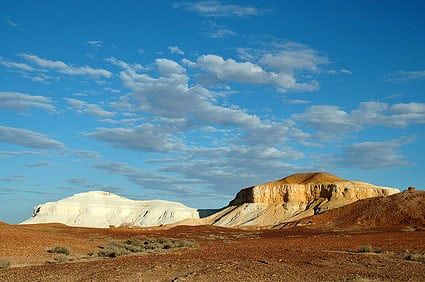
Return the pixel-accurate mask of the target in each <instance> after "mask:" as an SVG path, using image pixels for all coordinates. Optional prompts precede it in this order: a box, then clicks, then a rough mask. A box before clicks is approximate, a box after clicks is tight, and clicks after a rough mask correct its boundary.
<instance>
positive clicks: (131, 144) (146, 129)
mask: <svg viewBox="0 0 425 282" xmlns="http://www.w3.org/2000/svg"><path fill="white" fill-rule="evenodd" d="M88 136H91V137H93V138H95V139H98V140H101V141H104V142H106V143H109V144H111V145H113V146H116V147H121V148H127V149H135V150H142V151H148V152H169V151H174V150H182V149H184V148H185V145H184V144H183V142H182V140H180V139H179V138H177V137H175V136H173V135H172V134H171V133H170V130H169V129H167V128H163V127H158V126H154V125H153V124H149V123H145V124H143V125H139V126H137V127H135V128H132V129H128V128H97V129H96V131H95V132H92V133H89V134H88Z"/></svg>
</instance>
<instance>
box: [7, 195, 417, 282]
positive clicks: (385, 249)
mask: <svg viewBox="0 0 425 282" xmlns="http://www.w3.org/2000/svg"><path fill="white" fill-rule="evenodd" d="M424 194H425V192H422V191H421V192H419V191H416V192H403V193H401V194H399V195H394V196H391V197H392V198H391V197H386V198H383V199H385V203H380V206H381V207H384V208H381V209H377V208H376V206H374V203H375V202H377V201H383V200H382V199H381V198H375V199H366V200H361V201H359V202H356V203H354V204H351V205H348V206H346V207H342V208H340V209H336V210H332V211H330V212H327V213H324V214H321V215H318V216H317V219H315V217H313V218H310V219H309V220H307V221H306V220H304V221H300V222H299V223H298V224H292V225H287V226H275V227H274V228H280V229H270V227H269V228H264V229H259V228H257V229H255V228H252V227H251V228H250V229H234V228H223V227H217V226H211V225H210V226H176V227H173V228H167V227H158V228H109V229H96V228H78V227H67V226H65V225H59V224H40V225H8V224H0V238H1V241H0V260H8V261H10V263H11V265H10V268H9V269H3V270H0V280H1V281H425V225H424V223H423V222H424V221H421V220H420V219H421V218H422V219H424V215H423V213H420V212H419V215H416V214H415V215H414V217H415V218H416V219H412V218H411V220H410V221H408V220H407V221H402V222H401V223H400V222H399V219H400V218H403V217H406V213H407V214H408V213H409V211H410V213H412V214H414V211H415V210H417V209H418V208H419V209H422V208H423V207H422V206H423V204H417V203H416V202H418V203H419V201H420V200H421V199H422V198H423V197H424ZM400 197H401V198H403V199H405V201H406V203H413V204H411V205H410V206H409V205H406V204H405V203H404V204H403V203H402V205H403V206H404V207H406V210H404V211H402V212H400V209H401V207H399V206H397V205H395V204H394V203H392V204H391V199H393V201H394V200H398V201H400V199H399V198H400ZM380 199H381V200H380ZM415 201H416V202H415ZM365 203H366V204H367V206H366V205H365ZM415 203H416V204H415ZM375 204H376V203H375ZM355 205H357V206H358V207H361V208H362V212H359V213H355V212H353V211H354V210H355ZM391 206H392V207H393V208H394V209H395V210H394V211H393V212H392V213H391V212H389V211H388V210H387V208H385V207H391ZM347 211H351V212H347ZM371 211H375V213H374V214H373V216H374V218H375V219H376V218H380V220H378V221H376V220H373V221H370V220H369V221H368V220H366V219H367V218H369V219H370V218H371V216H369V213H370V212H371ZM358 214H362V215H366V219H363V221H358V220H357V221H356V220H355V218H357V217H358ZM337 215H338V216H339V217H338V216H337ZM341 215H344V217H345V219H344V224H336V223H335V222H337V219H338V218H341ZM385 218H387V220H385ZM306 222H309V225H307V226H305V224H306ZM371 222H373V224H372V223H371ZM376 222H378V223H376ZM396 223H397V224H396ZM297 225H298V226H297ZM149 238H173V239H184V241H187V242H191V243H192V244H191V245H189V246H184V247H181V248H166V249H159V248H158V249H155V250H151V251H148V252H143V253H137V254H129V255H125V256H119V257H116V258H103V257H99V256H98V255H97V254H98V252H99V250H102V248H103V247H105V246H106V245H107V244H108V243H110V242H124V241H125V240H127V239H133V240H134V239H139V240H146V239H149ZM54 246H62V247H66V248H67V249H68V250H69V251H70V253H69V255H64V254H55V253H49V252H48V250H50V249H52V247H54Z"/></svg>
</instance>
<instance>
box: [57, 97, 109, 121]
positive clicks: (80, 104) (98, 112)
mask: <svg viewBox="0 0 425 282" xmlns="http://www.w3.org/2000/svg"><path fill="white" fill-rule="evenodd" d="M64 99H65V100H66V101H67V102H68V104H69V105H70V106H71V107H72V108H73V109H76V110H77V111H78V112H80V113H86V114H89V115H93V116H97V117H112V116H114V115H115V113H113V112H109V111H105V110H104V109H102V107H100V106H99V105H96V104H89V103H87V102H85V101H81V100H78V99H74V98H64Z"/></svg>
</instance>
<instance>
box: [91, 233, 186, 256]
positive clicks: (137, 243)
mask: <svg viewBox="0 0 425 282" xmlns="http://www.w3.org/2000/svg"><path fill="white" fill-rule="evenodd" d="M191 246H193V242H192V241H190V240H186V239H170V238H154V239H147V240H139V239H137V238H131V239H127V240H125V241H124V242H122V243H121V242H110V243H108V244H107V245H106V246H105V247H103V248H101V249H100V250H99V251H98V253H97V255H98V256H100V257H110V258H115V257H118V256H123V255H128V254H131V253H142V252H153V251H161V250H168V249H173V248H183V247H191Z"/></svg>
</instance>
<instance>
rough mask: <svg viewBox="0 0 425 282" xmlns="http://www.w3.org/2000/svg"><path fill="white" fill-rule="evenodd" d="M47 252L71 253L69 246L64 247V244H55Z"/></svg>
mask: <svg viewBox="0 0 425 282" xmlns="http://www.w3.org/2000/svg"><path fill="white" fill-rule="evenodd" d="M47 252H49V253H54V254H64V255H69V249H68V248H67V247H63V246H55V247H53V248H51V249H49V250H47Z"/></svg>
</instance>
